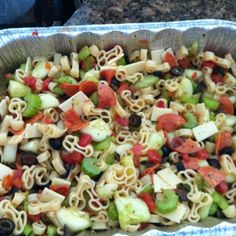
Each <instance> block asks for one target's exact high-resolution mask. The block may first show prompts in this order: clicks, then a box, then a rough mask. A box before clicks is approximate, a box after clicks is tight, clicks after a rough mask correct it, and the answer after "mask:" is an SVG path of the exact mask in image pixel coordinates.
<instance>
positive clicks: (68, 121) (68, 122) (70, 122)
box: [64, 109, 87, 132]
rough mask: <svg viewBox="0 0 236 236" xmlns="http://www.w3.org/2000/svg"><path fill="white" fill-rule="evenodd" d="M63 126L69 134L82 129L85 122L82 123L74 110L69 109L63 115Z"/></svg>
mask: <svg viewBox="0 0 236 236" xmlns="http://www.w3.org/2000/svg"><path fill="white" fill-rule="evenodd" d="M64 122H65V126H66V128H68V129H69V130H70V131H71V132H74V131H78V130H80V129H83V128H84V127H85V126H86V125H87V121H82V120H81V119H80V117H79V115H78V114H77V113H76V112H75V110H74V109H70V110H68V111H67V112H66V113H65V120H64Z"/></svg>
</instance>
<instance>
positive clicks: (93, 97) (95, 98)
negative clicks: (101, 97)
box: [90, 91, 98, 106]
mask: <svg viewBox="0 0 236 236" xmlns="http://www.w3.org/2000/svg"><path fill="white" fill-rule="evenodd" d="M90 99H91V101H92V102H93V104H94V105H95V106H97V105H98V92H97V91H95V92H93V93H92V95H91V96H90Z"/></svg>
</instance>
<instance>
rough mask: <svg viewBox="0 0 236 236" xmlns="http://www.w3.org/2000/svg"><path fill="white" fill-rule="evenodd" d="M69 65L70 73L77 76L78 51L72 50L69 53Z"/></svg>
mask: <svg viewBox="0 0 236 236" xmlns="http://www.w3.org/2000/svg"><path fill="white" fill-rule="evenodd" d="M70 57H71V65H72V68H71V70H70V75H71V76H73V77H75V78H79V58H78V53H75V52H72V53H71V55H70Z"/></svg>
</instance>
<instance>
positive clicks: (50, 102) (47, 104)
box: [39, 93, 60, 110]
mask: <svg viewBox="0 0 236 236" xmlns="http://www.w3.org/2000/svg"><path fill="white" fill-rule="evenodd" d="M39 97H40V99H41V101H42V104H41V107H40V109H42V110H44V109H46V108H51V107H57V106H58V105H59V104H60V103H59V101H58V99H57V98H55V97H54V96H53V95H52V94H49V93H41V94H39Z"/></svg>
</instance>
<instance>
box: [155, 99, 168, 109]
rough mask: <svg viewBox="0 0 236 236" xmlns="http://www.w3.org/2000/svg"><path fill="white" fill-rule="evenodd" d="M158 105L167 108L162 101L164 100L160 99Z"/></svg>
mask: <svg viewBox="0 0 236 236" xmlns="http://www.w3.org/2000/svg"><path fill="white" fill-rule="evenodd" d="M156 106H157V107H161V108H165V107H166V105H165V102H164V101H162V100H160V101H158V102H157V104H156Z"/></svg>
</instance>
